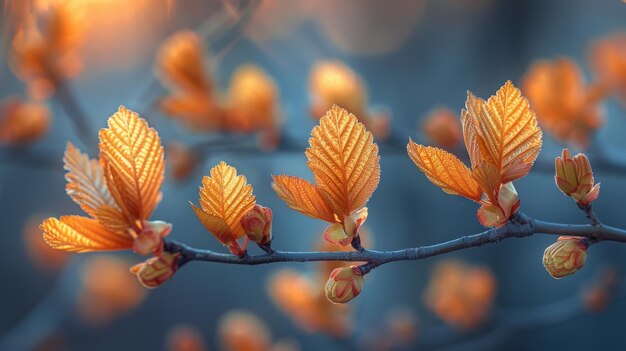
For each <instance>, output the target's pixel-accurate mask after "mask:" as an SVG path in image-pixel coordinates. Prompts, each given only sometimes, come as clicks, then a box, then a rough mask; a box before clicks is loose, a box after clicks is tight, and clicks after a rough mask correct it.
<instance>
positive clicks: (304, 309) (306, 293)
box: [268, 269, 351, 336]
mask: <svg viewBox="0 0 626 351" xmlns="http://www.w3.org/2000/svg"><path fill="white" fill-rule="evenodd" d="M326 279H327V277H324V280H326ZM268 293H269V295H270V297H271V298H272V300H273V301H274V303H275V304H276V305H277V306H278V307H279V308H280V309H281V310H282V311H283V312H284V313H285V314H287V315H288V316H289V317H290V318H292V319H293V321H294V322H295V323H296V324H297V325H298V326H299V327H301V328H302V329H304V330H307V331H309V332H324V333H328V334H330V335H335V336H341V335H346V334H347V333H348V332H349V331H350V329H351V324H350V319H349V315H348V313H347V312H348V311H349V309H348V308H347V306H346V305H335V304H333V303H331V302H329V301H328V300H327V299H326V297H325V296H324V291H323V283H322V281H321V280H320V282H318V283H316V282H314V281H313V280H312V279H311V278H309V277H307V276H305V275H303V274H300V273H297V272H295V271H292V270H288V269H284V270H280V271H278V272H276V273H275V274H274V275H273V276H272V278H271V279H270V280H269V281H268Z"/></svg>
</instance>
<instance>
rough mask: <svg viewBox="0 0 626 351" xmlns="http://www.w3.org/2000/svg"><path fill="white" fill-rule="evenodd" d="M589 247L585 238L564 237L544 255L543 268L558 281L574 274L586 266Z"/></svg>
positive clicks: (549, 247)
mask: <svg viewBox="0 0 626 351" xmlns="http://www.w3.org/2000/svg"><path fill="white" fill-rule="evenodd" d="M588 248H589V245H588V244H587V242H586V241H585V238H582V237H576V236H562V237H559V239H558V240H557V242H555V243H554V244H552V245H550V246H548V248H547V249H546V251H544V253H543V266H544V267H546V270H547V271H548V273H550V275H551V276H553V277H554V278H556V279H559V278H563V277H565V276H566V275H570V274H574V273H576V272H577V271H578V270H579V269H581V268H582V267H583V266H584V265H585V261H586V260H587V249H588Z"/></svg>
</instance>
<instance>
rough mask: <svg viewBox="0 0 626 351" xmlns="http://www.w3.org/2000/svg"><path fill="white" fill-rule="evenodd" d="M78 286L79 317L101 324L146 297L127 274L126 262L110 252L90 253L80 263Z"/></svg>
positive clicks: (136, 304) (90, 322) (133, 279)
mask: <svg viewBox="0 0 626 351" xmlns="http://www.w3.org/2000/svg"><path fill="white" fill-rule="evenodd" d="M82 268H83V272H82V283H83V286H82V289H81V292H80V296H79V301H78V312H79V315H80V317H81V318H82V319H83V320H84V321H85V322H87V323H89V324H92V325H102V324H104V323H106V322H109V321H110V320H112V319H114V318H115V317H117V316H119V315H121V314H123V313H125V312H127V311H130V310H132V309H134V308H136V307H137V306H138V305H139V304H141V302H142V301H143V299H144V298H145V296H146V289H143V288H142V287H141V286H140V285H139V284H137V283H136V282H135V278H134V277H133V276H132V275H130V274H128V262H127V261H126V260H123V259H120V258H117V257H115V256H110V255H106V256H105V255H92V256H89V257H88V258H87V260H86V261H85V262H84V264H83V267H82Z"/></svg>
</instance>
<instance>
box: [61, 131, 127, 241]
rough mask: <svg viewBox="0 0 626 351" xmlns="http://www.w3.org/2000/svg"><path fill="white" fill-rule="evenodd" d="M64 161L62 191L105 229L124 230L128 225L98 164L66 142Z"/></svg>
mask: <svg viewBox="0 0 626 351" xmlns="http://www.w3.org/2000/svg"><path fill="white" fill-rule="evenodd" d="M63 162H64V164H65V170H67V174H66V175H65V179H66V180H67V185H66V186H65V190H66V192H67V194H68V195H69V196H70V197H71V198H72V200H74V202H76V203H77V204H78V205H79V206H80V208H82V209H83V211H85V213H87V214H88V215H90V216H91V217H93V218H96V219H97V220H98V221H99V222H101V223H102V224H104V225H105V226H106V227H107V228H109V229H111V230H124V229H125V228H127V227H128V224H127V223H126V221H125V219H124V215H123V214H122V213H121V210H120V208H119V207H118V206H117V204H116V203H115V201H114V200H113V197H112V196H111V193H110V192H109V189H108V188H107V184H106V181H105V179H104V174H103V171H102V167H100V164H99V163H98V161H97V160H93V159H89V156H87V154H84V153H81V152H80V150H78V149H77V148H76V147H75V146H74V145H72V143H68V144H67V148H66V149H65V156H64V157H63Z"/></svg>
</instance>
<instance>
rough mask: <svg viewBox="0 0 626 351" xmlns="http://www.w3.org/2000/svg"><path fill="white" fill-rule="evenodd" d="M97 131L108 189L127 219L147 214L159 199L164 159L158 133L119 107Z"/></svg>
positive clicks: (146, 215)
mask: <svg viewBox="0 0 626 351" xmlns="http://www.w3.org/2000/svg"><path fill="white" fill-rule="evenodd" d="M108 125H109V128H105V129H102V130H100V157H101V161H102V163H103V168H104V173H105V176H106V180H107V184H108V188H109V190H110V191H111V194H112V196H113V198H114V199H115V202H116V203H117V204H118V205H119V206H120V207H121V208H122V210H123V212H124V214H125V215H126V216H127V218H128V219H130V220H145V219H147V218H149V217H150V214H152V211H154V209H155V207H156V205H157V204H158V202H159V201H160V198H161V193H160V191H159V190H160V187H161V183H162V182H163V175H164V169H165V161H164V159H163V147H162V146H161V139H160V138H159V135H158V133H157V132H156V131H155V130H154V129H152V128H150V127H149V126H148V124H147V123H146V121H145V120H143V119H141V118H140V117H139V115H138V114H137V113H135V112H132V111H130V110H128V109H126V108H125V107H124V106H120V108H119V109H118V111H117V113H115V114H114V115H113V116H111V118H109V121H108Z"/></svg>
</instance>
